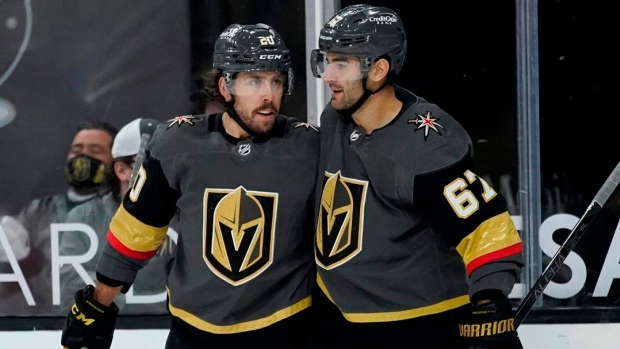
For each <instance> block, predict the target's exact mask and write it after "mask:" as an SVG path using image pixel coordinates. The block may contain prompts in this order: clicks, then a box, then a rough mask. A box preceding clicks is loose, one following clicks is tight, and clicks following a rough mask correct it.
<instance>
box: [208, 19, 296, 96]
mask: <svg viewBox="0 0 620 349" xmlns="http://www.w3.org/2000/svg"><path fill="white" fill-rule="evenodd" d="M213 67H214V68H217V69H220V70H222V76H223V77H224V79H225V82H226V86H227V88H228V90H229V91H234V88H233V86H232V82H233V80H234V78H235V74H236V73H239V72H246V71H280V72H282V73H283V74H284V77H285V79H286V82H285V84H284V95H290V94H292V92H293V85H294V74H293V68H292V64H291V54H290V51H289V49H288V48H287V47H286V45H285V43H284V40H282V37H281V36H280V34H278V32H277V31H276V30H275V29H273V28H272V27H271V26H268V25H266V24H263V23H258V24H255V25H241V24H232V25H230V26H228V28H226V29H225V30H224V31H223V32H222V33H221V34H220V36H219V37H218V38H217V40H216V42H215V49H214V52H213Z"/></svg>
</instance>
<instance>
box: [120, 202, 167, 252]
mask: <svg viewBox="0 0 620 349" xmlns="http://www.w3.org/2000/svg"><path fill="white" fill-rule="evenodd" d="M167 231H168V226H167V225H166V226H163V227H153V226H150V225H148V224H144V223H142V222H141V221H139V220H138V219H136V218H135V217H134V216H132V215H131V214H129V212H127V210H126V209H125V207H124V205H121V206H120V207H119V208H118V210H117V211H116V214H115V215H114V217H113V218H112V221H111V222H110V233H109V235H112V236H113V237H114V239H115V240H117V241H118V242H119V243H120V244H122V246H124V247H125V248H127V249H129V250H132V251H136V252H149V253H150V252H151V251H156V250H157V249H158V248H159V246H160V245H161V243H162V242H163V241H164V238H165V237H166V233H167ZM119 252H120V250H119Z"/></svg>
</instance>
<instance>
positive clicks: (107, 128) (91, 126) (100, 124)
mask: <svg viewBox="0 0 620 349" xmlns="http://www.w3.org/2000/svg"><path fill="white" fill-rule="evenodd" d="M84 130H101V131H104V132H107V133H108V134H109V135H110V136H112V142H114V138H116V134H117V133H118V129H117V128H116V127H114V126H112V125H111V124H110V123H108V122H105V121H97V122H89V123H86V124H82V125H80V126H79V127H78V128H77V130H76V131H75V134H78V133H79V132H80V131H84ZM110 147H112V144H110Z"/></svg>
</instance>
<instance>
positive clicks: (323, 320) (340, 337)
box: [311, 4, 523, 349]
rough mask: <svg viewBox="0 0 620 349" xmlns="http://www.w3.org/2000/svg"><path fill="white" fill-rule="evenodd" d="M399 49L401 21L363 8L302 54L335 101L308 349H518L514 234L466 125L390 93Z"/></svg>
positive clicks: (336, 19)
mask: <svg viewBox="0 0 620 349" xmlns="http://www.w3.org/2000/svg"><path fill="white" fill-rule="evenodd" d="M416 49H419V50H422V51H423V45H422V46H417V47H416ZM406 52H407V38H406V33H405V29H404V26H403V23H402V21H401V18H400V17H399V16H398V15H397V14H396V13H395V12H394V11H393V10H391V9H388V8H385V7H375V6H370V5H365V4H360V5H352V6H349V7H346V8H344V9H342V10H340V11H338V12H337V13H336V14H335V15H334V16H333V17H332V18H331V19H330V20H329V21H328V22H327V23H326V24H325V26H324V27H323V29H322V30H321V32H320V36H319V48H318V49H316V50H313V52H312V55H311V68H312V70H313V73H314V75H315V76H316V77H320V78H322V79H323V80H324V81H325V83H326V84H328V85H329V88H330V90H331V101H330V103H329V104H328V105H327V106H326V107H325V109H324V110H323V113H322V114H321V119H320V120H321V162H320V174H321V175H320V176H321V177H322V179H319V183H318V185H319V186H320V188H321V189H320V193H319V194H320V195H321V196H320V200H317V205H318V209H317V212H318V217H317V232H316V248H315V254H316V262H317V265H318V268H317V273H318V277H317V288H316V292H315V293H314V294H313V310H312V313H313V314H314V315H313V318H314V321H313V324H314V326H315V328H314V329H313V331H312V332H313V333H314V336H313V337H314V341H315V342H316V343H315V347H317V348H321V349H332V348H334V349H365V348H391V349H394V348H408V349H420V348H424V349H429V348H437V349H451V348H468V349H469V348H506V349H515V348H521V344H520V340H519V338H518V336H517V333H516V331H515V328H514V325H513V316H514V314H513V310H512V307H511V305H510V303H509V300H508V298H507V295H508V294H509V293H510V291H511V290H512V288H513V285H514V284H515V282H516V280H517V277H518V275H519V274H520V270H521V268H522V266H523V261H522V242H521V239H520V236H519V233H518V231H517V229H516V227H515V225H514V224H513V222H512V220H511V217H510V215H509V214H508V212H507V209H506V203H505V200H504V198H503V197H502V196H501V195H500V194H499V193H498V192H497V191H496V190H494V189H493V188H492V187H491V186H490V185H489V184H488V183H486V182H485V181H484V180H483V179H482V178H481V177H479V176H477V173H476V169H475V168H474V166H473V162H472V143H471V140H470V137H469V135H468V134H467V133H466V131H465V130H464V129H463V127H462V126H461V125H460V124H459V123H458V122H457V121H456V120H455V119H454V118H452V117H451V116H450V115H448V114H447V113H446V112H445V111H443V110H442V109H441V108H439V107H438V106H437V105H434V104H432V103H429V102H427V101H426V100H424V99H423V98H422V97H419V96H416V95H414V94H413V93H411V92H409V91H407V90H405V89H404V88H401V87H399V86H395V85H394V84H393V80H392V79H393V78H394V75H396V74H397V73H398V72H399V71H400V70H401V68H402V67H403V63H404V60H405V56H406Z"/></svg>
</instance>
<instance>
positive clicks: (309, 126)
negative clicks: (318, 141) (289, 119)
mask: <svg viewBox="0 0 620 349" xmlns="http://www.w3.org/2000/svg"><path fill="white" fill-rule="evenodd" d="M292 126H293V128H299V127H305V128H306V130H309V129H313V130H315V131H316V132H319V129H318V128H317V127H316V126H314V125H312V124H309V123H307V122H300V121H297V122H294V123H292Z"/></svg>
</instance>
